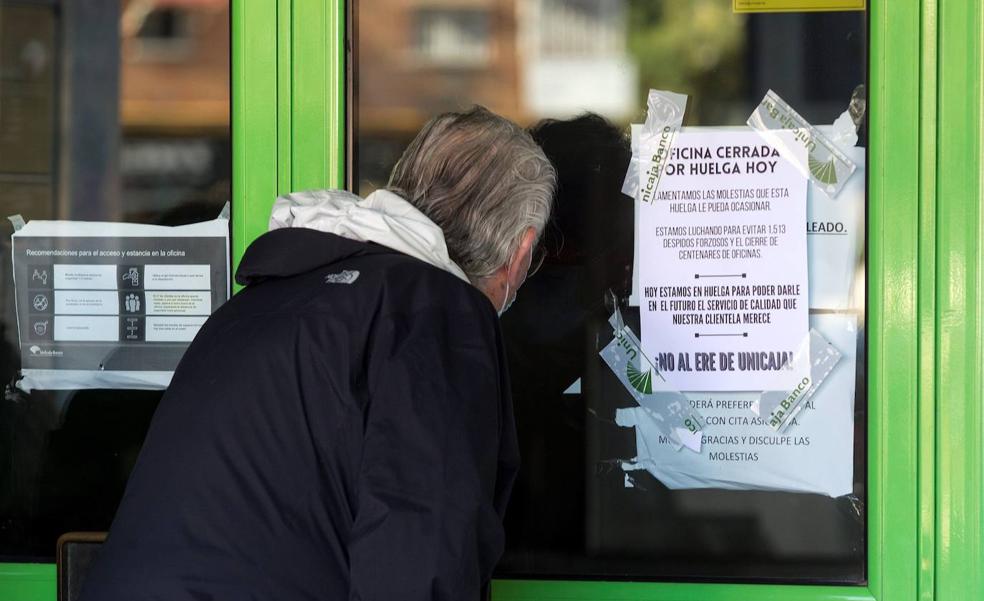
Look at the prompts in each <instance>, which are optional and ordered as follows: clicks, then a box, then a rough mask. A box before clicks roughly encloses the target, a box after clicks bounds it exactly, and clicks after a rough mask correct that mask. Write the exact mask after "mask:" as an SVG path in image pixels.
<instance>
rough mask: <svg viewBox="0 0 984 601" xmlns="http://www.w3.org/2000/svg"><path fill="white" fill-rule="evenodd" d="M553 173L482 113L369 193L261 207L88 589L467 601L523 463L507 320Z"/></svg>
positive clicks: (111, 600)
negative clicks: (264, 222)
mask: <svg viewBox="0 0 984 601" xmlns="http://www.w3.org/2000/svg"><path fill="white" fill-rule="evenodd" d="M554 186H555V175H554V170H553V168H552V167H551V165H550V163H549V162H548V161H547V159H546V158H545V157H544V155H543V152H542V151H541V150H540V149H539V147H538V146H537V145H536V144H535V143H534V142H533V140H532V139H531V138H530V136H529V135H528V134H527V133H525V132H524V131H523V130H521V129H520V128H519V127H517V126H516V125H515V124H513V123H511V122H509V121H507V120H505V119H502V118H501V117H498V116H496V115H494V114H492V113H490V112H488V111H486V110H484V109H481V108H476V109H473V110H471V111H469V112H467V113H463V114H454V113H451V114H445V115H441V116H439V117H437V118H435V119H434V120H432V121H431V122H429V123H428V124H427V125H426V126H425V127H424V129H423V130H422V131H421V132H420V133H419V134H418V135H417V137H416V139H414V140H413V142H412V143H411V144H410V146H409V148H408V149H407V150H406V152H405V153H404V155H403V157H402V158H401V159H400V162H399V163H398V164H397V166H396V168H395V169H394V171H393V174H392V177H391V179H390V182H389V185H388V187H387V189H385V190H379V191H376V192H374V193H373V194H371V195H370V196H369V197H367V198H366V199H365V200H362V199H360V198H359V197H357V196H354V195H352V194H348V193H346V192H341V191H317V192H304V193H297V194H290V195H287V196H284V197H282V198H279V199H277V202H276V204H275V206H274V210H273V215H272V217H271V220H270V227H271V229H272V230H273V231H271V232H268V233H267V234H265V235H263V236H261V237H260V238H259V239H258V240H256V242H254V243H253V244H252V246H250V247H249V249H248V250H247V251H246V254H245V256H244V257H243V260H242V263H241V265H240V266H239V270H238V272H237V274H236V280H237V281H238V282H239V283H241V284H244V285H245V286H246V288H245V290H243V291H242V292H240V293H239V294H237V295H236V296H235V297H234V298H233V299H232V300H230V301H229V302H228V303H226V304H225V305H223V306H222V307H221V308H220V309H219V310H218V311H216V312H215V314H214V315H213V316H212V317H211V318H210V319H209V320H208V322H207V323H206V324H205V325H204V326H203V327H202V330H201V332H200V333H199V334H198V337H197V338H196V339H195V341H194V342H193V343H192V345H191V346H190V347H189V349H188V351H187V353H186V354H185V356H184V358H183V360H182V361H181V364H180V365H179V367H178V369H177V371H176V372H175V374H174V379H173V381H172V383H171V387H170V388H169V390H168V391H167V393H166V394H165V396H164V398H163V400H162V401H161V404H160V407H159V408H158V410H157V413H156V414H155V416H154V420H153V423H152V425H151V427H150V431H149V433H148V435H147V439H146V442H145V444H144V447H143V450H142V451H141V455H140V458H139V460H138V462H137V465H136V467H135V469H134V471H133V474H132V476H131V478H130V481H129V484H128V486H127V491H126V494H125V496H124V498H123V501H122V503H121V505H120V508H119V510H118V512H117V515H116V519H115V521H114V523H113V526H112V529H111V530H110V534H109V539H108V541H107V542H106V544H105V546H104V547H103V549H102V550H101V551H100V553H101V554H100V557H99V560H98V561H97V564H96V565H95V566H94V568H93V570H92V571H91V572H90V575H89V578H88V580H87V582H86V584H85V588H84V590H83V594H82V597H81V598H82V600H83V601H97V600H98V601H116V600H121V601H122V600H124V599H125V600H127V601H136V600H139V599H173V600H188V601H193V600H195V601H202V600H207V599H215V600H220V599H276V600H278V601H291V600H294V599H297V600H300V599H323V600H335V599H338V600H342V599H353V600H354V599H360V600H364V601H369V600H380V601H383V600H385V601H396V600H413V599H442V600H445V599H446V600H449V601H451V600H453V601H460V600H465V599H475V598H477V597H478V596H479V593H480V590H481V587H482V585H483V583H485V582H487V581H488V579H489V577H490V574H491V570H492V568H493V566H494V564H495V563H496V561H497V560H498V558H499V556H500V555H501V553H502V548H503V534H502V515H503V510H504V508H505V504H506V500H507V497H508V496H509V491H510V487H511V485H512V482H513V477H514V475H515V472H516V469H517V465H518V455H517V451H516V440H515V434H514V426H513V417H512V408H511V401H510V398H509V382H508V377H507V374H506V369H505V357H504V353H503V347H502V339H501V335H500V332H499V325H498V321H497V315H500V314H501V313H502V312H503V311H505V309H506V308H507V307H508V306H509V304H510V302H511V301H512V300H513V299H514V298H515V295H516V292H517V291H518V290H519V287H520V286H521V285H522V283H523V281H524V280H525V278H526V275H527V271H528V270H529V267H530V263H531V261H532V253H533V248H534V245H535V243H536V241H537V239H538V237H539V235H540V233H541V232H542V231H543V228H544V224H545V223H546V221H547V218H548V216H549V213H550V207H551V202H552V197H553V192H554Z"/></svg>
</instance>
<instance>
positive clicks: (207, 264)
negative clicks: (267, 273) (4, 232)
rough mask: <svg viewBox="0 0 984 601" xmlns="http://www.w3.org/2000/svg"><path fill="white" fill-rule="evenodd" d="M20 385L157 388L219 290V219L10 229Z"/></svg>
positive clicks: (223, 284)
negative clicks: (182, 223) (168, 224)
mask: <svg viewBox="0 0 984 601" xmlns="http://www.w3.org/2000/svg"><path fill="white" fill-rule="evenodd" d="M11 245H12V256H13V268H14V284H15V290H16V307H17V325H18V331H19V335H20V347H21V349H20V350H21V365H22V369H21V375H22V378H21V379H20V380H19V382H18V386H19V387H20V388H22V389H24V390H27V391H30V390H32V389H34V388H41V389H77V388H164V387H166V386H167V385H168V384H169V383H170V381H171V375H172V373H173V371H174V368H175V367H176V366H177V364H178V361H179V360H180V359H181V356H182V355H183V354H184V351H185V349H186V348H187V347H188V344H189V343H190V342H191V341H192V340H193V339H194V337H195V335H196V334H197V333H198V330H199V329H200V328H201V326H202V324H204V323H205V320H206V319H208V316H209V315H211V313H212V312H213V311H214V310H215V309H217V308H218V307H219V305H221V304H222V303H223V302H225V301H226V300H227V299H228V298H229V221H228V219H227V218H225V217H221V218H219V219H215V220H213V221H207V222H203V223H196V224H192V225H186V226H178V227H166V226H156V225H143V224H130V223H93V222H72V221H31V222H29V223H27V224H26V225H25V226H24V227H22V228H20V229H19V230H17V231H16V232H14V234H13V236H12V238H11Z"/></svg>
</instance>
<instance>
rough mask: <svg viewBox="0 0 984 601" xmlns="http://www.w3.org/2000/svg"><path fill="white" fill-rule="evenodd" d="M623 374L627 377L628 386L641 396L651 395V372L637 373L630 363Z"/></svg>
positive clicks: (636, 368) (636, 369)
mask: <svg viewBox="0 0 984 601" xmlns="http://www.w3.org/2000/svg"><path fill="white" fill-rule="evenodd" d="M625 374H626V375H627V376H628V377H629V384H632V388H635V389H636V390H638V391H639V392H641V393H642V394H652V393H653V370H651V369H648V370H646V371H644V372H643V371H639V368H638V367H636V366H635V365H634V364H633V363H632V362H631V361H629V364H628V365H627V366H626V368H625Z"/></svg>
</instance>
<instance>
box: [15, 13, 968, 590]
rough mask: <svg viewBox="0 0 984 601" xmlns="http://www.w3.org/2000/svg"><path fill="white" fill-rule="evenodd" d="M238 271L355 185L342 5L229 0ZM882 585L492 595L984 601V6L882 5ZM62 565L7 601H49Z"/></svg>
mask: <svg viewBox="0 0 984 601" xmlns="http://www.w3.org/2000/svg"><path fill="white" fill-rule="evenodd" d="M232 5H233V11H232V71H233V73H232V86H233V92H232V94H233V96H232V97H233V110H232V121H233V123H232V130H233V134H232V135H233V181H234V183H233V214H232V219H233V251H234V252H233V254H234V262H235V263H237V264H238V261H239V258H240V257H242V254H243V252H244V250H245V248H246V246H247V245H248V244H249V242H250V241H252V240H253V239H255V238H256V237H257V236H259V235H260V234H261V233H263V232H264V231H266V224H267V219H268V216H269V210H270V206H271V205H272V202H273V199H274V198H275V197H276V196H277V194H280V193H284V192H288V191H291V190H299V189H306V188H319V187H341V186H343V185H344V181H345V177H344V176H345V150H346V144H345V138H346V129H345V127H346V124H345V101H346V98H345V71H344V68H345V52H344V51H345V3H344V0H277V1H276V2H274V1H272V0H267V1H266V2H259V1H255V0H254V1H253V2H250V3H247V2H246V0H232ZM870 10H871V50H870V61H871V62H870V77H871V79H870V102H871V108H870V116H871V120H870V134H869V141H870V149H869V168H868V174H869V221H868V240H869V243H868V244H869V256H868V299H869V300H868V302H869V310H868V320H867V327H868V332H869V361H868V366H869V371H868V382H869V384H868V385H869V391H868V397H869V416H868V423H869V426H868V428H869V431H868V454H869V457H868V461H869V469H868V473H869V492H868V511H869V514H868V515H869V542H868V544H869V549H868V550H869V554H868V561H869V584H868V585H867V586H863V587H843V586H837V587H826V586H786V585H727V584H687V583H672V584H670V583H643V582H617V583H613V582H556V581H517V580H508V581H496V582H495V583H494V587H493V595H494V598H495V599H496V600H497V601H533V600H538V601H542V600H545V599H546V600H552V601H561V600H571V601H575V600H582V601H583V600H588V599H592V600H598V601H601V600H610V601H616V600H617V601H627V600H630V599H632V600H639V601H657V600H658V601H696V600H700V601H704V600H711V601H729V600H734V601H738V600H742V601H746V600H761V601H768V600H780V599H782V600H790V601H798V600H803V601H806V600H809V601H834V600H839V601H847V600H856V601H861V600H877V601H903V600H904V601H910V600H915V599H918V600H920V601H930V600H933V599H936V600H939V601H964V600H968V599H984V573H982V572H984V518H982V512H984V444H982V443H984V406H982V401H984V342H982V341H984V315H982V306H981V303H982V301H984V279H982V267H984V244H982V242H981V239H982V237H984V211H982V202H984V161H982V159H984V157H982V154H984V43H982V36H984V8H982V6H981V5H980V2H979V0H949V1H948V2H947V3H943V2H942V1H941V0H872V2H871V6H870ZM54 598H55V574H54V568H53V566H52V565H51V564H0V599H3V600H4V601H8V600H9V601H21V600H23V601H53V600H54Z"/></svg>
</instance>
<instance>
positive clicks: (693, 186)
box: [638, 131, 809, 391]
mask: <svg viewBox="0 0 984 601" xmlns="http://www.w3.org/2000/svg"><path fill="white" fill-rule="evenodd" d="M777 135H790V134H787V133H786V132H778V133H777ZM789 147H790V148H795V147H796V145H795V144H790V145H789ZM801 150H802V149H801ZM803 152H805V150H803ZM804 159H805V157H804ZM664 169H665V171H664V176H663V178H662V180H661V182H660V187H659V190H658V191H657V192H656V195H655V199H654V201H653V202H652V203H651V204H647V205H643V206H641V207H640V221H639V230H638V231H639V236H640V241H639V259H640V261H639V263H640V274H639V280H640V293H641V298H640V309H641V311H640V312H641V316H642V345H643V350H644V351H645V353H646V354H647V355H648V356H649V357H650V358H651V359H652V361H653V362H654V363H655V364H656V367H657V368H658V369H659V370H660V371H661V372H662V374H663V376H664V378H665V382H664V381H663V380H660V381H659V384H660V386H661V387H662V388H664V389H666V390H699V391H740V390H762V389H763V387H764V386H766V385H768V386H769V387H770V388H775V387H778V388H786V387H789V388H792V387H794V386H795V385H796V383H797V382H798V381H800V380H801V379H802V378H803V376H804V375H805V374H804V373H798V371H797V370H802V368H796V367H793V364H792V358H793V354H794V352H795V351H796V349H797V348H799V346H800V344H801V343H802V341H803V340H804V338H805V337H806V336H807V335H808V329H809V328H808V303H809V300H808V299H809V293H808V276H807V254H806V233H805V232H804V230H803V223H804V221H805V220H806V194H807V180H806V178H805V177H804V176H803V175H802V174H801V173H800V172H799V170H797V168H796V167H795V165H793V164H792V163H791V162H790V161H787V160H786V159H784V158H782V157H781V156H780V155H779V153H778V151H776V150H775V149H774V148H773V147H772V146H770V145H769V144H768V143H765V142H763V140H762V138H761V137H760V136H759V135H758V134H756V133H754V132H744V131H734V132H731V131H723V132H722V131H718V132H700V133H681V134H679V135H678V136H677V138H676V141H675V143H674V146H673V148H672V149H671V151H670V156H669V159H668V161H667V163H666V166H665V168H664ZM656 384H657V382H655V381H654V386H655V385H656Z"/></svg>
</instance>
